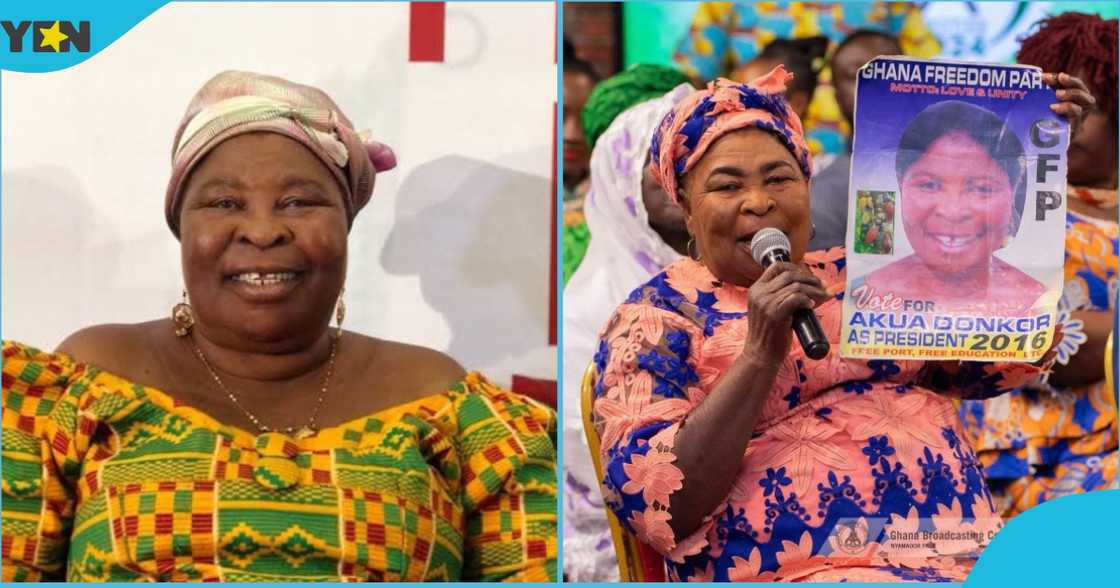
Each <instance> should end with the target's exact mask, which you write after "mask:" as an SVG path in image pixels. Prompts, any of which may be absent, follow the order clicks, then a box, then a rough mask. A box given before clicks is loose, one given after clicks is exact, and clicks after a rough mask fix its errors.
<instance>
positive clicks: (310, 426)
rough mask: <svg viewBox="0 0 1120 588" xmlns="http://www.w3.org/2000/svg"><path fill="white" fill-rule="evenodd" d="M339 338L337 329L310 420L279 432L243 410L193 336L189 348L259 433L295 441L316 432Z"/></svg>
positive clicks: (340, 336) (339, 333) (332, 339)
mask: <svg viewBox="0 0 1120 588" xmlns="http://www.w3.org/2000/svg"><path fill="white" fill-rule="evenodd" d="M341 338H342V329H339V330H338V332H337V333H335V335H334V336H333V337H331V355H330V358H328V359H327V375H326V377H324V378H323V387H322V389H321V390H320V391H319V397H318V398H317V399H316V400H315V409H314V410H312V411H311V418H310V419H308V420H307V424H305V425H303V426H302V427H298V429H297V427H296V425H292V426H290V427H287V428H285V429H282V430H279V431H277V430H276V429H273V428H272V427H269V426H268V425H266V424H264V423H262V422H261V420H260V419H258V418H257V415H255V414H253V413H252V412H249V409H247V408H245V407H244V406H243V405H242V404H241V401H240V400H238V399H237V395H235V394H234V393H233V391H232V390H230V389H229V388H228V387H226V384H225V382H223V381H222V379H221V378H220V377H218V372H216V371H214V368H213V367H212V366H211V365H210V362H209V361H208V360H207V359H206V356H205V355H203V353H202V349H199V347H198V343H195V340H194V337H193V336H192V337H191V346H192V347H194V353H195V355H197V356H198V359H199V360H200V361H202V365H204V366H206V371H208V372H210V377H212V378H214V382H215V383H216V384H217V385H218V388H220V389H221V390H222V392H225V393H226V396H228V397H229V399H230V401H231V402H233V404H234V406H236V407H237V408H239V409H240V410H241V412H243V413H245V416H246V417H248V419H249V421H250V422H252V423H253V425H255V426H256V427H257V430H259V431H260V432H261V433H271V432H281V433H284V434H285V435H289V436H290V435H292V434H293V433H294V435H295V438H296V439H306V438H307V437H310V436H312V435H314V434H315V433H316V431H317V429H316V426H315V418H316V417H318V416H319V410H320V409H321V408H323V400H324V399H325V398H326V396H327V388H328V387H329V386H330V383H331V374H332V373H333V372H334V357H335V354H336V352H337V351H338V341H339V339H341Z"/></svg>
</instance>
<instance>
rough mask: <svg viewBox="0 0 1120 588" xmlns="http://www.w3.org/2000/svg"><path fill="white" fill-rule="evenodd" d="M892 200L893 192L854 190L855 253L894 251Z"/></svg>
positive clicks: (893, 197)
mask: <svg viewBox="0 0 1120 588" xmlns="http://www.w3.org/2000/svg"><path fill="white" fill-rule="evenodd" d="M894 202H895V193H894V192H889V191H880V190H859V191H857V192H856V241H855V250H856V253H866V254H870V255H890V254H891V253H894Z"/></svg>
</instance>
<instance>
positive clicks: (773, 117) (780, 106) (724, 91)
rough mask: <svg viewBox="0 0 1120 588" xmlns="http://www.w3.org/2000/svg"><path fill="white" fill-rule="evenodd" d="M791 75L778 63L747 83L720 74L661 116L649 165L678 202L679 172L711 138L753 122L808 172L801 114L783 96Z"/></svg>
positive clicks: (690, 164) (687, 167)
mask: <svg viewBox="0 0 1120 588" xmlns="http://www.w3.org/2000/svg"><path fill="white" fill-rule="evenodd" d="M792 79H793V74H791V73H788V72H786V69H785V67H783V66H781V65H779V66H778V67H775V68H774V69H773V70H771V71H770V73H768V74H766V75H764V76H762V77H760V78H756V79H755V80H752V81H750V82H748V83H746V84H740V83H738V82H733V81H731V80H728V79H724V78H720V79H718V80H716V81H714V82H709V83H708V87H707V88H706V89H703V90H697V91H696V92H693V93H692V94H691V95H689V96H688V97H686V98H685V99H684V100H682V101H681V102H680V103H678V104H677V106H676V108H674V109H673V110H672V111H671V112H669V114H667V115H665V118H664V119H662V120H661V124H660V125H659V126H658V128H657V131H656V132H655V133H654V135H653V142H652V144H651V145H650V163H649V165H650V170H651V171H652V172H653V176H654V178H656V179H657V181H658V182H659V183H660V184H661V187H662V188H664V189H665V192H666V193H667V194H668V195H669V197H670V198H672V199H673V201H674V202H676V203H677V204H678V205H679V204H680V194H678V193H677V187H678V186H679V181H680V178H681V176H683V175H684V174H685V173H687V172H688V171H689V170H690V169H692V168H693V166H695V165H696V162H697V161H700V158H702V157H704V153H705V152H706V151H707V150H708V147H711V145H712V143H713V142H715V140H716V139H719V138H720V137H722V136H723V135H726V134H727V133H730V132H732V131H737V130H740V129H744V128H747V127H755V128H759V129H763V130H767V131H770V132H771V133H773V134H774V135H775V136H776V137H777V138H778V140H780V141H781V142H782V144H784V145H785V146H786V148H787V149H789V150H790V153H792V154H793V157H794V159H796V160H797V163H798V165H799V166H800V167H801V171H802V173H804V174H805V178H806V179H809V177H810V175H811V174H810V171H811V170H810V163H809V157H810V154H809V147H808V146H807V145H806V144H805V131H804V129H802V127H801V119H799V118H798V117H797V113H795V112H794V111H793V108H791V107H790V105H789V103H788V102H787V101H786V99H785V96H784V94H783V93H784V92H785V90H786V83H787V82H789V81H790V80H792Z"/></svg>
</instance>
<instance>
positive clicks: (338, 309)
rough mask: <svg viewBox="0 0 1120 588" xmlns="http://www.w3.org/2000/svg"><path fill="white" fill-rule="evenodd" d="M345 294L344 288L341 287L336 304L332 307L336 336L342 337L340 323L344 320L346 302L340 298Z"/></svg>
mask: <svg viewBox="0 0 1120 588" xmlns="http://www.w3.org/2000/svg"><path fill="white" fill-rule="evenodd" d="M345 294H346V288H345V287H343V288H342V290H339V292H338V304H336V305H335V307H334V322H335V326H336V327H338V332H337V335H336V336H341V335H342V321H344V320H346V302H344V301H343V300H342V297H343V296H344V295H345Z"/></svg>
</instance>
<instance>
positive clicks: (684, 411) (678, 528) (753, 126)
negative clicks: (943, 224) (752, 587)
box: [594, 67, 1053, 581]
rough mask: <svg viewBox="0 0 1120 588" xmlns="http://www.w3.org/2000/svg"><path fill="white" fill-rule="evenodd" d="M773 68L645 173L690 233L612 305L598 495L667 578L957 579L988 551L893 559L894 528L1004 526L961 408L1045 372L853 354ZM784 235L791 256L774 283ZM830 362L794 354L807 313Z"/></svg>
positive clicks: (790, 116) (839, 264)
mask: <svg viewBox="0 0 1120 588" xmlns="http://www.w3.org/2000/svg"><path fill="white" fill-rule="evenodd" d="M787 81H788V74H786V72H785V71H784V69H783V68H780V67H779V68H778V69H776V70H774V71H773V72H771V73H769V74H768V75H766V76H763V77H762V78H759V79H757V80H755V81H753V82H751V83H750V84H746V85H743V84H736V83H733V82H730V81H729V80H718V81H716V82H713V83H711V84H709V86H708V88H707V89H705V90H701V91H697V92H695V93H693V94H692V95H690V96H688V97H686V98H685V99H684V100H682V101H681V102H680V103H678V104H677V106H676V107H675V108H674V110H673V111H672V112H671V113H670V114H669V115H668V116H666V117H665V118H664V119H663V120H662V123H661V125H660V127H659V129H658V130H657V132H656V133H655V135H654V140H653V144H652V147H651V158H652V162H651V167H652V171H653V173H654V174H655V177H656V178H657V180H658V181H659V182H660V183H661V185H662V186H663V187H664V189H665V192H666V193H667V194H669V195H670V197H672V198H673V199H674V201H675V202H677V203H678V204H679V205H680V206H681V207H682V208H683V210H684V213H685V215H686V219H687V221H686V222H687V226H688V228H689V231H690V233H691V235H692V237H693V239H694V240H695V247H694V248H691V250H690V257H689V258H685V259H682V260H681V261H678V262H676V263H673V264H671V265H669V266H668V267H666V268H665V269H664V270H662V271H661V272H660V273H658V274H657V275H656V276H654V277H653V278H652V279H651V280H649V281H648V282H646V283H645V284H644V285H642V286H640V287H639V288H637V289H636V290H634V292H633V293H632V294H631V295H630V297H629V298H628V299H627V300H626V302H624V303H623V304H621V305H619V306H618V308H617V309H616V310H615V312H614V314H613V315H612V316H611V318H610V320H609V322H608V323H607V326H606V327H605V328H604V330H603V334H602V338H601V340H600V342H599V347H598V351H597V353H596V354H595V360H594V362H595V370H596V372H597V379H596V384H595V391H594V394H595V400H594V418H595V426H596V431H597V433H598V434H599V436H600V439H601V441H602V446H601V447H602V456H601V457H602V463H603V464H604V467H603V469H604V472H605V480H604V481H603V486H604V491H605V492H606V500H607V503H608V504H609V505H610V507H611V508H612V509H613V510H614V512H615V513H616V514H617V515H618V517H619V519H620V520H621V521H623V522H624V523H625V524H626V525H627V526H628V527H629V529H630V531H631V532H633V533H634V534H635V535H636V536H637V537H638V538H639V539H640V540H641V541H643V542H645V543H647V544H648V545H650V546H651V547H653V548H654V549H656V550H657V551H659V552H660V553H662V554H664V556H665V563H666V566H667V568H668V571H669V577H670V579H672V580H701V581H703V580H724V581H726V580H732V581H736V580H761V581H767V580H814V581H840V580H844V579H847V580H863V581H874V580H880V581H881V580H952V581H961V580H963V579H964V578H965V576H966V575H967V574H968V571H969V570H970V569H971V567H972V565H973V563H974V562H975V557H976V553H977V548H978V547H979V546H978V545H976V544H975V543H973V544H971V546H966V545H958V544H952V542H949V543H944V542H938V543H937V544H936V545H935V548H934V549H931V550H923V548H918V549H916V550H915V549H908V548H905V547H898V548H895V547H892V545H891V543H890V540H889V539H888V534H887V533H888V531H890V530H896V531H906V530H911V532H913V531H916V530H917V529H918V528H919V526H921V528H922V529H923V530H931V531H940V530H948V531H970V530H971V531H975V532H977V533H980V534H981V535H983V536H987V532H988V531H993V530H995V529H996V528H998V527H999V526H1000V522H999V516H998V513H997V512H996V511H995V509H994V508H993V504H992V502H991V499H990V495H989V493H988V489H987V485H986V483H985V481H984V477H983V473H982V472H981V470H980V468H979V466H978V465H977V463H976V458H975V455H974V454H973V452H972V450H971V448H969V446H968V444H967V442H964V441H963V440H962V436H963V431H962V430H961V424H960V419H959V417H958V416H957V413H956V408H955V407H954V405H953V401H952V397H987V396H993V395H997V394H1001V393H1004V392H1006V391H1007V390H1008V389H1011V388H1015V387H1018V386H1022V385H1024V384H1026V383H1028V382H1031V381H1034V380H1037V379H1038V378H1040V377H1042V376H1043V375H1044V374H1045V373H1046V372H1047V371H1048V369H1049V366H1050V365H1051V364H1052V363H1053V359H1052V353H1048V355H1047V357H1046V358H1045V359H1044V361H1042V362H1040V364H1039V365H1031V364H1023V363H1016V364H991V363H962V362H924V361H881V360H871V361H867V360H855V359H845V358H843V357H841V356H840V355H839V353H838V351H837V350H838V349H839V339H840V323H841V307H842V304H841V298H842V296H843V291H844V281H845V258H844V252H843V250H841V249H839V248H837V249H832V250H831V251H829V252H827V253H825V252H819V253H809V254H807V253H806V251H805V247H806V244H807V243H808V240H809V233H810V225H809V219H810V210H809V179H810V177H811V175H812V173H811V169H810V167H809V157H810V155H809V150H808V148H807V147H806V144H805V138H804V134H803V130H802V127H801V121H800V120H799V119H798V117H797V114H796V113H795V112H793V109H792V108H791V107H790V106H789V105H788V103H787V102H786V101H785V100H784V99H783V98H782V93H783V91H784V90H785V84H786V82H787ZM767 227H770V228H776V229H779V230H781V231H782V232H784V233H785V234H787V235H788V236H789V238H790V241H791V242H792V247H791V249H792V256H791V257H792V263H776V264H774V265H772V266H770V267H769V268H767V269H765V270H764V269H763V268H762V267H761V266H759V264H758V263H756V262H755V261H754V259H753V258H752V256H751V252H750V246H749V244H750V241H751V238H752V237H753V235H754V234H755V233H756V232H758V231H759V230H760V229H762V228H767ZM814 306H815V311H816V313H817V315H818V316H819V317H820V322H821V324H822V326H823V328H824V330H825V332H826V333H827V335H828V338H829V340H830V341H831V342H832V352H831V353H830V354H829V355H828V356H827V357H825V358H824V359H823V360H820V361H811V360H809V359H807V358H806V356H805V353H804V352H803V350H802V349H801V347H800V346H799V345H792V344H791V341H792V335H791V330H790V324H791V315H792V314H793V312H794V311H796V310H798V309H802V308H806V309H811V308H814Z"/></svg>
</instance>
